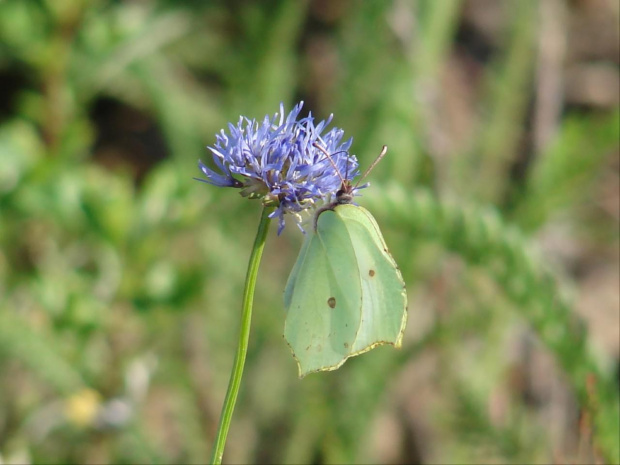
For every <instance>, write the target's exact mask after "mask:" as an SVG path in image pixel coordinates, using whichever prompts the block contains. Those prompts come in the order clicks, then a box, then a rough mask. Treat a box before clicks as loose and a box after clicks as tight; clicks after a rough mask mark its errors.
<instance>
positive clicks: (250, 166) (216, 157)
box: [196, 102, 365, 234]
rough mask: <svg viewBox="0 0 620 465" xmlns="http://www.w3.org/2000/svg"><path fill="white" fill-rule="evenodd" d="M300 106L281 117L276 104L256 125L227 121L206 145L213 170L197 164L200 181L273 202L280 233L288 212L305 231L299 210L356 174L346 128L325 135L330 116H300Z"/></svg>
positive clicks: (244, 120) (243, 119)
mask: <svg viewBox="0 0 620 465" xmlns="http://www.w3.org/2000/svg"><path fill="white" fill-rule="evenodd" d="M302 106H303V102H300V103H299V104H297V105H296V106H295V107H294V108H293V110H292V111H291V112H290V113H289V114H288V116H286V117H285V115H284V106H283V105H282V104H280V112H279V113H276V114H275V115H274V116H273V118H271V119H270V118H269V117H268V116H265V118H264V119H263V121H262V122H260V123H259V122H258V121H256V120H254V119H248V118H246V117H240V118H239V122H238V123H237V125H236V126H234V125H232V124H229V125H228V133H226V132H225V131H224V130H222V131H220V133H219V134H217V135H216V141H215V145H214V146H213V147H208V148H209V150H210V151H211V154H212V156H213V162H214V164H215V166H216V167H217V170H214V169H211V168H209V167H207V166H206V165H205V164H204V163H202V161H200V162H199V167H200V169H201V171H202V172H203V174H204V175H205V176H206V179H198V178H196V179H197V180H198V181H202V182H206V183H207V184H212V185H214V186H219V187H236V188H239V189H241V195H242V196H244V197H249V198H260V199H262V201H263V204H264V205H274V206H276V207H277V208H276V209H275V211H274V212H273V213H272V214H271V215H270V217H271V218H276V217H277V218H278V219H279V225H278V234H280V233H281V232H282V230H283V229H284V223H285V222H284V215H285V214H287V213H291V214H292V215H293V217H294V218H295V221H296V223H297V225H298V226H299V227H300V229H302V231H303V228H301V224H300V223H301V216H300V215H299V212H301V211H302V210H306V209H308V208H313V207H314V206H315V204H316V202H317V201H326V200H328V199H329V198H331V197H332V196H333V195H335V193H336V192H337V191H338V190H339V189H340V188H341V186H342V183H343V181H351V180H352V179H353V178H354V177H355V176H357V175H358V174H359V171H358V163H357V159H356V157H355V155H350V154H349V152H348V150H349V147H351V143H352V142H353V140H352V139H348V140H347V141H345V142H342V137H343V135H344V131H343V130H342V129H338V128H332V129H330V130H329V131H327V132H325V134H323V132H324V131H325V130H326V127H327V126H328V125H329V123H330V122H331V120H332V116H330V117H329V118H328V119H327V120H326V121H321V122H319V123H318V124H315V123H314V118H313V117H312V114H310V115H308V116H307V117H305V118H298V116H299V112H300V111H301V107H302ZM319 147H320V148H319ZM325 152H327V153H328V154H330V156H329V157H328V156H327V155H326V154H325ZM363 187H365V186H360V187H359V188H363Z"/></svg>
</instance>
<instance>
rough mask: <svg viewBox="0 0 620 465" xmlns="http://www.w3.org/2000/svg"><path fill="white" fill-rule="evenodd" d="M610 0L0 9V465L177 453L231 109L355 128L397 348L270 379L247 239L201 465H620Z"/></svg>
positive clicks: (216, 236) (251, 205) (210, 375)
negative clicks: (202, 172)
mask: <svg viewBox="0 0 620 465" xmlns="http://www.w3.org/2000/svg"><path fill="white" fill-rule="evenodd" d="M619 5H620V4H619V3H618V2H617V0H570V1H569V0H541V1H534V0H426V1H423V0H419V1H415V0H394V1H389V0H385V1H379V0H377V1H370V0H366V1H363V0H303V1H302V0H300V1H293V0H290V1H287V0H273V1H272V0H270V1H249V0H233V1H224V0H220V1H203V2H199V1H189V0H185V1H176V2H175V1H172V0H168V1H164V0H160V1H156V0H135V1H103V0H100V1H97V0H93V1H87V0H47V1H45V0H3V1H0V462H1V463H204V462H206V461H207V460H208V459H209V454H210V450H211V445H212V440H213V438H214V435H215V429H216V426H217V421H218V417H219V413H220V408H221V404H222V401H223V397H224V393H225V390H226V385H227V382H228V376H229V372H230V368H231V364H232V360H233V356H234V351H235V347H236V342H237V339H236V338H237V331H238V322H239V316H240V315H239V314H240V305H241V298H240V293H241V290H242V286H243V280H244V275H245V271H246V264H247V258H248V256H249V252H250V248H251V245H252V241H253V237H254V234H255V230H256V227H257V224H258V219H259V216H260V204H259V203H258V202H257V201H248V200H245V199H242V198H241V197H239V196H238V194H237V192H236V191H233V190H226V189H218V188H215V187H212V186H207V185H204V184H201V183H198V182H195V181H193V180H192V177H194V176H198V175H199V171H198V169H197V160H198V159H199V158H202V159H203V160H205V161H206V160H207V159H208V158H209V157H208V155H207V151H206V150H205V146H206V145H210V144H212V143H213V142H214V135H215V133H216V132H217V131H219V129H220V128H224V127H226V125H227V123H228V122H229V121H233V122H234V121H236V120H237V119H238V117H239V115H241V114H243V115H247V116H249V117H254V118H262V117H263V116H264V115H265V114H273V113H275V112H276V111H277V110H278V105H279V103H280V102H284V104H285V106H286V108H287V110H288V109H290V108H291V106H292V105H293V104H294V103H296V102H297V101H299V100H304V101H305V102H306V104H305V107H304V109H305V111H307V110H311V111H312V113H313V114H314V115H315V116H317V117H318V118H325V117H327V116H328V115H329V114H330V113H334V115H335V118H334V124H335V125H336V126H338V127H341V128H343V129H344V130H345V134H346V135H347V137H348V136H352V137H353V138H354V144H353V148H352V151H353V153H356V154H357V155H358V157H359V158H360V162H361V165H362V167H363V166H367V164H369V163H370V162H371V161H372V160H373V158H374V157H375V156H376V155H377V154H378V153H379V151H380V149H381V146H382V145H383V144H387V145H388V146H389V151H388V156H387V157H386V158H385V159H384V161H382V163H381V164H380V165H379V166H378V167H377V168H376V170H375V171H374V172H373V173H372V175H371V179H370V181H371V183H372V187H371V188H370V189H367V190H365V191H364V196H363V197H362V198H360V201H359V202H360V204H361V205H363V206H365V207H367V208H369V209H370V210H371V211H372V213H373V214H374V215H375V217H376V218H377V220H378V222H379V224H380V225H381V226H382V229H383V232H384V235H385V237H386V240H387V242H388V244H389V245H390V249H391V252H392V254H393V255H394V256H395V258H396V260H397V262H398V263H399V265H400V267H401V269H402V271H403V275H404V277H405V281H406V282H407V289H408V293H409V300H410V303H409V324H408V328H407V332H406V334H405V339H404V344H403V349H402V350H401V351H395V350H393V349H391V348H379V349H376V350H373V351H371V352H369V353H368V354H366V355H364V356H361V357H356V358H354V359H352V360H349V361H348V362H347V363H346V364H345V365H344V366H343V367H342V368H341V369H340V370H338V371H337V372H333V373H323V374H314V375H310V376H308V377H307V378H305V379H303V380H301V381H300V380H299V379H298V378H297V367H296V366H295V362H294V361H293V359H292V357H291V354H290V351H289V349H288V347H287V345H286V343H285V342H284V340H283V338H282V330H283V324H284V314H283V303H282V292H283V289H284V285H285V283H286V278H287V275H288V273H289V271H290V269H291V267H292V265H293V263H294V261H295V257H296V254H297V252H298V250H299V247H300V244H301V242H302V235H301V234H300V233H299V231H298V230H297V229H296V228H295V227H294V226H292V223H289V227H287V228H286V230H285V232H284V233H283V234H282V236H280V237H277V236H276V233H275V227H274V228H272V231H271V232H270V237H269V239H268V243H267V248H266V250H265V254H264V258H263V263H262V265H261V272H260V276H259V281H258V288H257V293H256V299H255V313H254V321H253V328H252V335H251V341H250V350H249V356H248V360H247V364H246V371H245V376H244V380H243V385H242V391H241V397H240V400H239V403H238V405H237V410H236V412H235V416H234V418H233V423H232V429H231V432H230V435H229V441H228V446H227V450H226V454H225V457H224V459H225V462H228V463H317V464H322V463H526V462H529V463H536V462H538V463H550V462H553V463H603V462H606V463H609V462H610V463H614V462H615V463H618V462H619V461H620V452H619V450H620V445H619V439H618V432H619V430H620V426H619V421H620V420H619V418H620V412H619V408H620V407H619V403H618V382H619V380H618V377H619V373H618V370H619V369H618V359H619V355H620V342H619V340H620V336H619V331H620V329H619V306H620V303H619V289H618V286H619V285H618V282H619V279H620V272H619V263H620V261H619V255H620V252H619V250H620V248H619V239H618V238H619V218H620V214H619V207H620V194H619V187H620V182H619V179H620V162H619V142H618V140H619V125H620V112H619V78H618V75H619V73H618V70H619V62H620V59H619V50H620V46H619V32H618V24H619V10H620V7H619Z"/></svg>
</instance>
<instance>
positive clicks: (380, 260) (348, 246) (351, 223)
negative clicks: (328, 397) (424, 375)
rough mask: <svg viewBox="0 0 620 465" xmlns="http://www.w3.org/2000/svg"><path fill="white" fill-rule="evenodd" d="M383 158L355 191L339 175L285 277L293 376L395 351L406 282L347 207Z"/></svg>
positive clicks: (363, 219) (376, 236) (371, 224)
mask: <svg viewBox="0 0 620 465" xmlns="http://www.w3.org/2000/svg"><path fill="white" fill-rule="evenodd" d="M317 147H318V146H317ZM318 148H320V147H318ZM323 152H324V153H325V155H327V157H329V159H330V160H331V157H330V156H329V154H328V153H327V152H325V151H324V150H323ZM386 152H387V147H386V146H384V147H383V150H382V152H381V154H380V155H379V156H378V157H377V159H376V160H375V161H374V162H373V163H372V164H371V166H370V167H369V168H368V169H367V170H366V172H365V173H364V174H363V176H362V177H361V178H360V181H358V183H357V184H355V185H352V184H351V182H350V181H349V180H348V179H346V176H345V177H344V178H343V177H342V175H340V173H339V176H340V179H341V187H340V189H339V190H338V192H337V193H336V199H335V201H334V202H332V203H330V204H328V205H326V206H324V207H322V208H319V209H318V210H317V212H316V214H315V217H314V222H313V227H312V230H311V231H308V233H307V234H306V237H305V240H304V243H303V245H302V248H301V251H300V253H299V256H298V258H297V261H296V263H295V265H294V267H293V269H292V271H291V274H290V276H289V278H288V282H287V284H286V288H285V291H284V307H285V310H286V321H285V324H284V337H285V339H286V341H287V342H288V344H289V346H290V347H291V350H292V352H293V356H294V358H295V359H296V360H297V364H298V368H299V376H300V377H304V376H305V375H307V374H308V373H313V372H317V371H331V370H336V369H338V368H339V367H340V366H341V365H342V364H343V363H344V362H345V361H346V360H347V359H348V358H349V357H353V356H355V355H360V354H362V353H364V352H367V351H369V350H371V349H373V348H374V347H377V346H379V345H382V344H391V345H393V346H395V347H400V345H401V342H402V337H403V332H404V330H405V325H406V322H407V294H406V291H405V283H404V281H403V278H402V275H401V273H400V270H399V268H398V265H397V264H396V262H395V261H394V258H393V257H392V256H391V255H390V253H389V251H388V248H387V245H386V244H385V240H384V239H383V236H382V235H381V231H380V229H379V226H378V224H377V222H376V221H375V219H374V218H373V216H372V215H371V214H370V212H369V211H368V210H366V209H365V208H363V207H360V206H358V205H354V204H353V203H352V201H353V194H354V192H355V190H356V189H357V188H358V186H359V183H360V182H361V181H362V180H363V179H364V178H365V177H366V176H367V175H368V173H370V171H371V170H372V169H373V168H374V167H375V166H376V164H377V163H378V162H379V161H380V160H381V159H382V158H383V156H385V153H386ZM332 165H333V163H332ZM334 168H336V167H335V165H334ZM336 171H338V170H337V169H336Z"/></svg>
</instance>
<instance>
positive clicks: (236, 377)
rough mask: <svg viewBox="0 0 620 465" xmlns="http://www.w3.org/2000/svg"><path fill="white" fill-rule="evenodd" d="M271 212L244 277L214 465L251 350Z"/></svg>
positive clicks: (219, 456)
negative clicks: (256, 291)
mask: <svg viewBox="0 0 620 465" xmlns="http://www.w3.org/2000/svg"><path fill="white" fill-rule="evenodd" d="M272 211H273V208H272V207H265V208H263V214H262V216H261V219H260V224H259V225H258V231H257V233H256V239H254V247H253V248H252V255H250V261H249V263H248V272H247V275H246V277H245V289H244V290H243V308H242V310H241V329H240V331H239V345H238V347H237V354H236V355H235V362H234V364H233V371H232V373H231V374H230V381H229V382H228V391H226V398H225V399H224V406H223V407H222V415H221V416H220V424H219V426H218V428H217V437H216V438H215V445H214V447H213V456H212V458H211V463H213V464H220V463H222V457H223V455H224V446H225V445H226V436H227V435H228V429H229V428H230V422H231V420H232V415H233V411H234V409H235V402H236V401H237V395H238V394H239V387H240V386H241V376H242V375H243V366H244V365H245V356H246V354H247V351H248V341H249V339H250V323H251V320H252V301H253V300H254V288H255V287H256V278H257V276H258V267H259V265H260V259H261V256H262V255H263V249H264V248H265V239H266V238H267V231H268V230H269V223H271V219H270V218H269V214H270V213H271V212H272Z"/></svg>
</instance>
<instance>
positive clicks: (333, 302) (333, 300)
mask: <svg viewBox="0 0 620 465" xmlns="http://www.w3.org/2000/svg"><path fill="white" fill-rule="evenodd" d="M327 305H329V308H336V298H335V297H330V298H329V299H327Z"/></svg>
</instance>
